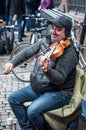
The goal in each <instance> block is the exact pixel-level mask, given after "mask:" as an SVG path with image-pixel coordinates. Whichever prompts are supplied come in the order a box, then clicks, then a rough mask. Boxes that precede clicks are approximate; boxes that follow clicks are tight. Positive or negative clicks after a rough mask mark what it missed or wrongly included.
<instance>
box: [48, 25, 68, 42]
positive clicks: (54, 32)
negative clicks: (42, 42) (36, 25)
mask: <svg viewBox="0 0 86 130" xmlns="http://www.w3.org/2000/svg"><path fill="white" fill-rule="evenodd" d="M50 33H51V40H52V42H57V41H59V40H61V39H64V38H66V35H65V28H58V27H56V26H55V25H54V24H52V28H51V30H50Z"/></svg>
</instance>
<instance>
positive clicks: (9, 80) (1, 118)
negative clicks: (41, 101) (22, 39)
mask: <svg viewBox="0 0 86 130" xmlns="http://www.w3.org/2000/svg"><path fill="white" fill-rule="evenodd" d="M26 41H28V40H26ZM9 57H10V55H8V56H7V55H3V56H0V130H20V128H19V125H18V124H17V121H16V118H15V116H14V114H13V113H12V111H11V108H10V106H9V104H8V96H9V94H10V93H11V92H13V91H15V90H17V89H20V88H21V87H23V86H25V85H26V84H28V83H24V82H21V81H19V80H18V79H16V78H15V76H14V75H13V74H12V73H10V74H9V75H5V74H4V65H5V63H7V62H8V61H9ZM25 73H26V75H27V72H25ZM9 118H13V123H12V126H8V125H7V119H9Z"/></svg>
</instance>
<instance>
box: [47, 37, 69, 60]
mask: <svg viewBox="0 0 86 130" xmlns="http://www.w3.org/2000/svg"><path fill="white" fill-rule="evenodd" d="M69 45H70V40H69V39H67V40H61V41H60V42H59V43H57V42H56V43H54V44H53V45H51V46H50V48H51V49H50V51H49V52H47V53H46V54H45V55H48V57H47V58H50V59H54V58H58V57H60V56H61V55H62V54H63V53H64V49H65V48H67V47H68V46H69Z"/></svg>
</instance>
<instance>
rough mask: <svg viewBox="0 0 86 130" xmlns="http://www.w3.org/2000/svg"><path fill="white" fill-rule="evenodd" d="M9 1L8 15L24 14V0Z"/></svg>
mask: <svg viewBox="0 0 86 130" xmlns="http://www.w3.org/2000/svg"><path fill="white" fill-rule="evenodd" d="M8 2H9V3H10V10H9V14H10V15H14V14H17V15H22V14H25V1H24V0H9V1H8Z"/></svg>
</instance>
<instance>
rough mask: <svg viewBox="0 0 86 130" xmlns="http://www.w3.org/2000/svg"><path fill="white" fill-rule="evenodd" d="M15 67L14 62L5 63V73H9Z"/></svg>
mask: <svg viewBox="0 0 86 130" xmlns="http://www.w3.org/2000/svg"><path fill="white" fill-rule="evenodd" d="M13 68H14V65H13V64H12V63H7V64H5V69H4V71H5V72H4V73H5V74H9V73H10V72H11V71H12V70H13Z"/></svg>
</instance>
